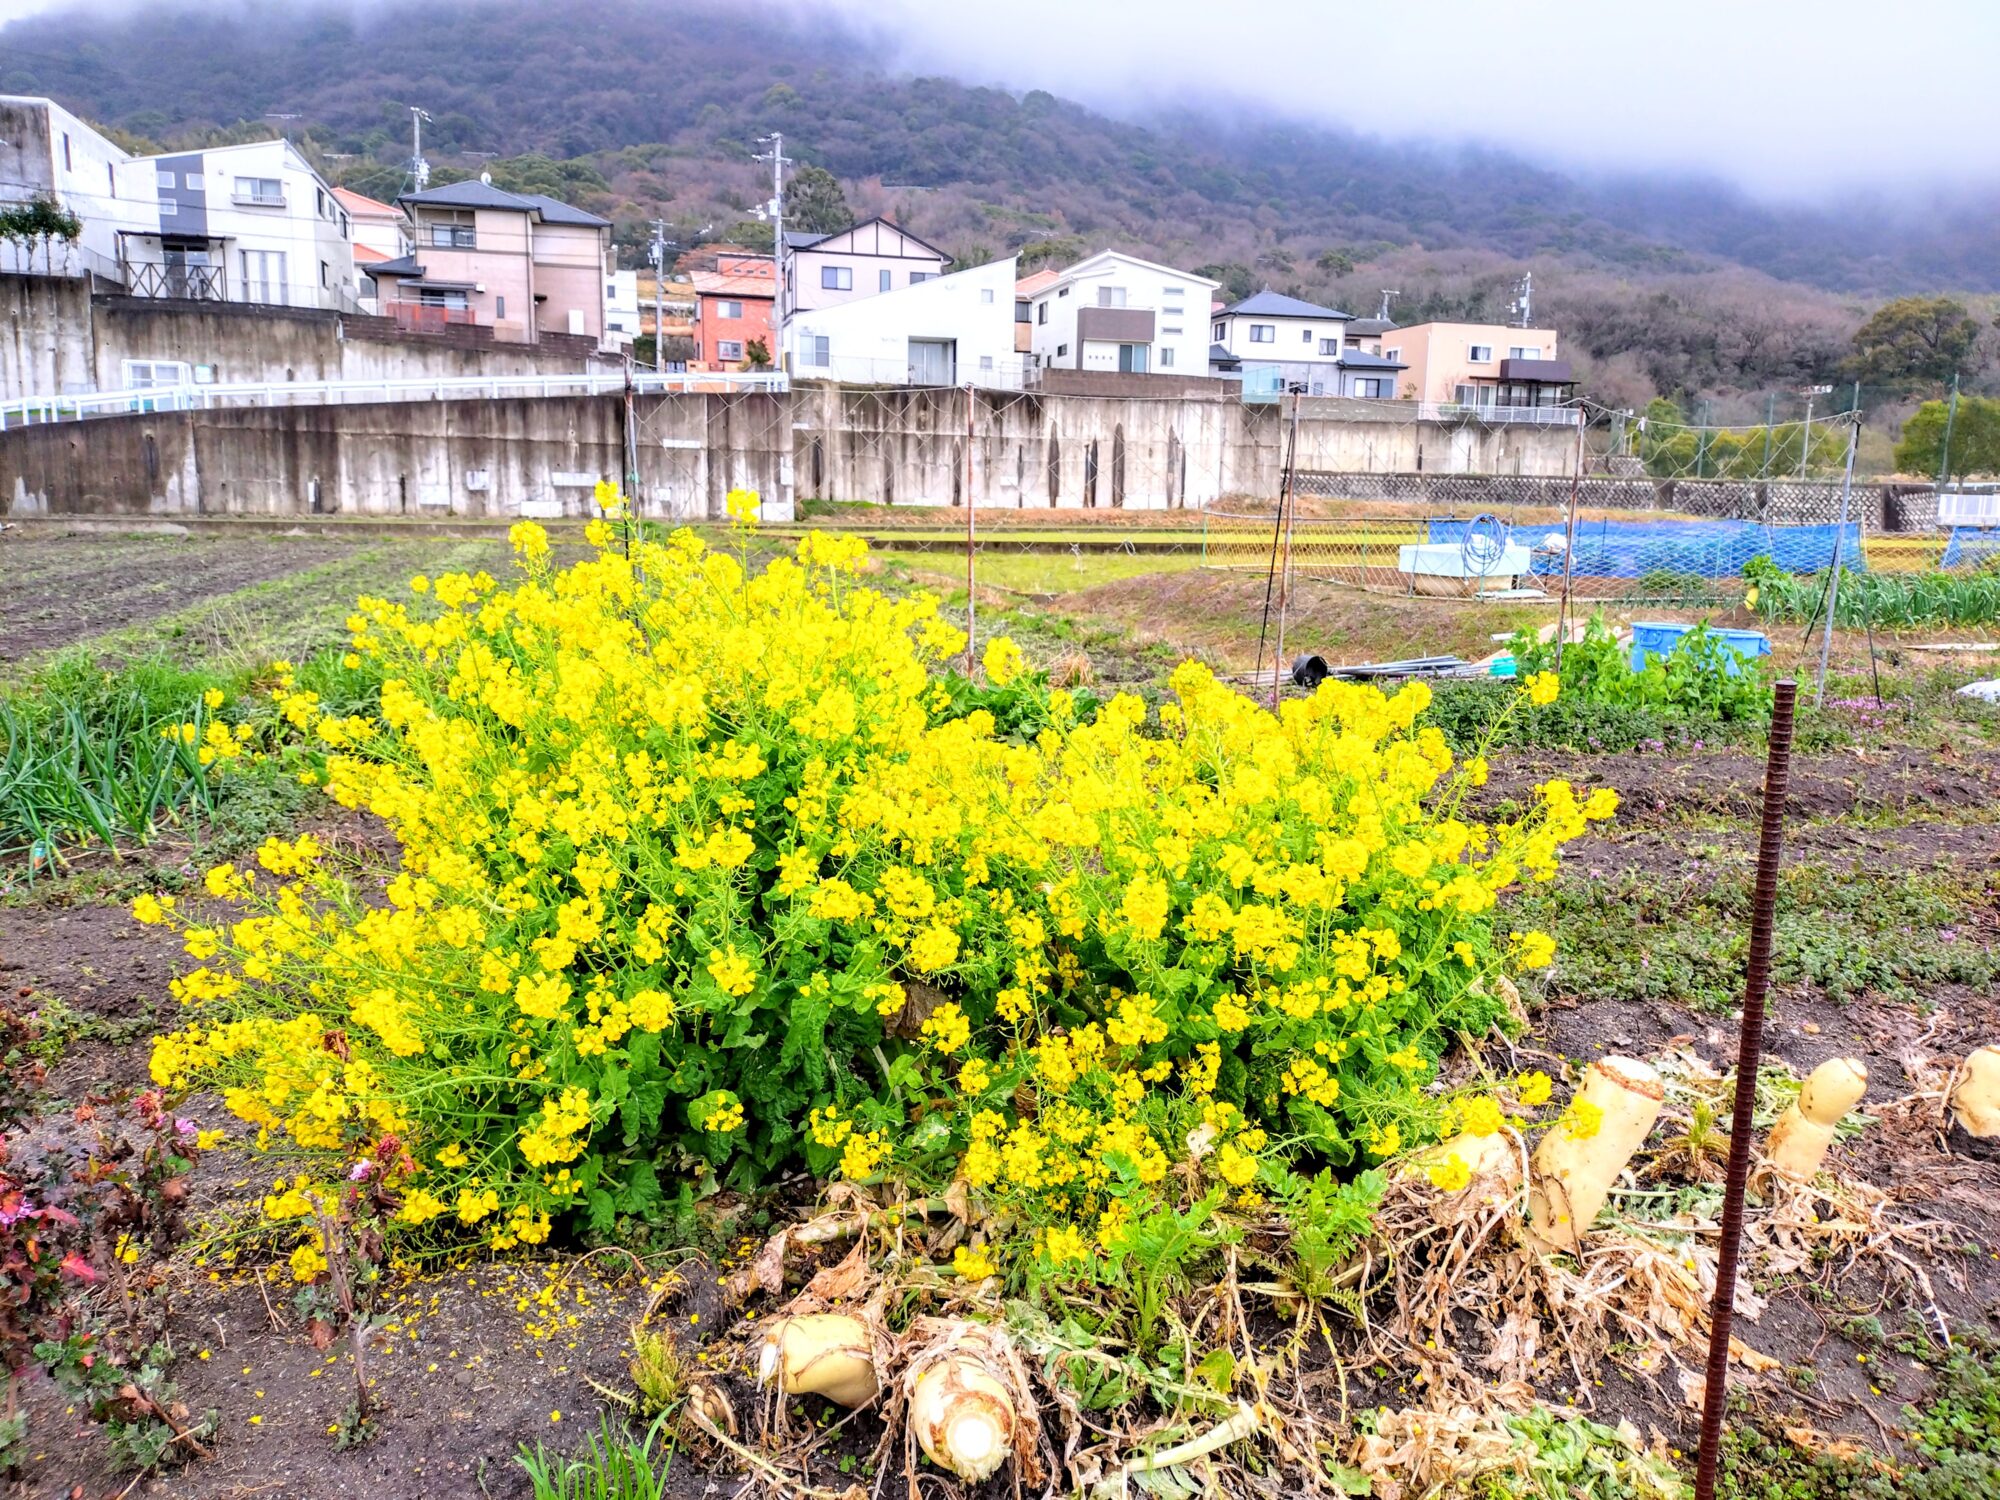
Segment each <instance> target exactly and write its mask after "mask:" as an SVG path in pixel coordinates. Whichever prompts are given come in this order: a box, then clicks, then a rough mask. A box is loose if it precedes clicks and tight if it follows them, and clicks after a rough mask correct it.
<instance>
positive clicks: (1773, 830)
mask: <svg viewBox="0 0 2000 1500" xmlns="http://www.w3.org/2000/svg"><path fill="white" fill-rule="evenodd" d="M1798 693H1799V685H1798V684H1797V683H1796V682H1794V681H1792V680H1791V679H1790V678H1789V677H1788V678H1786V679H1784V680H1783V681H1782V682H1780V683H1778V685H1777V692H1776V695H1775V698H1774V701H1773V703H1772V708H1771V747H1770V750H1769V752H1768V754H1767V755H1766V757H1765V761H1764V823H1763V829H1762V835H1761V837H1760V838H1759V840H1758V844H1757V891H1756V896H1755V897H1754V899H1753V901H1752V904H1751V908H1750V960H1749V963H1748V965H1747V966H1746V968H1745V972H1744V976H1743V1027H1742V1030H1741V1031H1740V1032H1739V1033H1738V1036H1737V1043H1736V1100H1735V1110H1734V1113H1733V1114H1732V1115H1731V1117H1730V1126H1729V1167H1728V1175H1727V1176H1726V1178H1725V1179H1724V1186H1723V1191H1722V1243H1721V1247H1720V1250H1719V1252H1718V1254H1717V1256H1716V1264H1715V1296H1714V1299H1713V1300H1712V1301H1711V1303H1710V1304H1709V1311H1708V1380H1707V1383H1706V1385H1705V1386H1704V1387H1703V1390H1702V1396H1701V1450H1700V1455H1699V1457H1698V1459H1697V1461H1696V1464H1695V1480H1694V1493H1695V1500H1715V1478H1716V1467H1717V1461H1718V1460H1719V1459H1720V1457H1721V1453H1722V1412H1723V1404H1724V1399H1725V1397H1726V1395H1727V1392H1728V1385H1729V1335H1730V1325H1731V1324H1732V1323H1733V1322H1734V1321H1735V1317H1736V1268H1737V1260H1738V1257H1739V1255H1740V1253H1741V1251H1742V1247H1743V1199H1744V1195H1745V1193H1746V1191H1747V1188H1748V1184H1749V1178H1750V1153H1751V1149H1752V1143H1751V1136H1752V1135H1753V1134H1754V1133H1755V1126H1754V1125H1753V1124H1752V1116H1753V1114H1754V1113H1755V1110H1756V1105H1757V1070H1758V1067H1759V1065H1760V1064H1761V1062H1762V1060H1763V1055H1764V997H1765V995H1766V993H1767V992H1768V991H1769V989H1770V985H1771V940H1772V934H1773V932H1774V930H1775V929H1776V926H1777V911H1778V863H1779V856H1780V855H1781V854H1782V853H1783V852H1784V843H1785V796H1786V793H1787V792H1788V791H1789V790H1790V786H1791V778H1792V714H1793V710H1794V706H1795V705H1796V703H1797V701H1798Z"/></svg>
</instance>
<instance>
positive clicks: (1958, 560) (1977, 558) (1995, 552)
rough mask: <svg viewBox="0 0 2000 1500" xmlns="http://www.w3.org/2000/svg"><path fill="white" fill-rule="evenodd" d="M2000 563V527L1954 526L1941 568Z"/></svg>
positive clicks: (1939, 561) (1945, 548) (1939, 563)
mask: <svg viewBox="0 0 2000 1500" xmlns="http://www.w3.org/2000/svg"><path fill="white" fill-rule="evenodd" d="M1989 563H2000V527H1992V526H1954V527H1952V528H1951V540H1950V541H1948V542H1946V543H1945V544H1944V556H1943V557H1942V558H1940V559H1939V560H1938V566H1939V567H1940V568H1983V567H1985V566H1986V565H1987V564H1989Z"/></svg>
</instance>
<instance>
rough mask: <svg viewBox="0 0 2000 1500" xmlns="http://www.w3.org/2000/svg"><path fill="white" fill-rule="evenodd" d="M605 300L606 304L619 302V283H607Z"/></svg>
mask: <svg viewBox="0 0 2000 1500" xmlns="http://www.w3.org/2000/svg"><path fill="white" fill-rule="evenodd" d="M604 300H605V301H606V302H616V301H617V300H618V283H617V282H615V281H613V282H608V283H606V285H605V288H604Z"/></svg>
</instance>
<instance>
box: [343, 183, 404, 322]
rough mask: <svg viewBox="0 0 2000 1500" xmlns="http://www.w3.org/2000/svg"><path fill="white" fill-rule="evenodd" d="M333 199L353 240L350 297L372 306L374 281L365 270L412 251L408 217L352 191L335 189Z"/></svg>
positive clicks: (391, 205) (397, 210)
mask: <svg viewBox="0 0 2000 1500" xmlns="http://www.w3.org/2000/svg"><path fill="white" fill-rule="evenodd" d="M333 196H334V199H335V201H336V202H338V203H339V204H340V206H341V207H342V208H343V209H345V210H346V211H347V222H348V227H349V229H350V231H351V233H352V236H353V245H354V295H355V296H357V297H359V298H360V299H361V300H362V301H363V302H364V303H372V302H373V301H374V300H375V278H374V277H372V276H370V275H369V274H368V268H369V267H370V266H379V265H381V264H382V263H383V262H384V261H389V260H401V259H402V258H403V257H404V256H406V255H408V254H409V253H410V251H411V250H412V249H413V248H414V247H415V244H416V242H415V241H414V240H413V239H412V238H411V237H410V220H409V216H408V215H406V214H405V213H404V212H403V211H402V210H401V209H400V208H398V207H396V205H395V204H393V203H384V202H382V201H381V200H380V199H378V198H371V197H369V196H368V195H367V194H366V193H357V192H355V191H354V189H352V188H344V187H337V188H335V189H334V190H333Z"/></svg>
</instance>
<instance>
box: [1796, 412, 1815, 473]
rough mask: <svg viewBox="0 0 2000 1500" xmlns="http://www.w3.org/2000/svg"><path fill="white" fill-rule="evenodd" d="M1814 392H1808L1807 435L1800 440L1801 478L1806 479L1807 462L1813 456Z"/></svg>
mask: <svg viewBox="0 0 2000 1500" xmlns="http://www.w3.org/2000/svg"><path fill="white" fill-rule="evenodd" d="M1812 404H1813V398H1812V392H1810V391H1808V392H1806V427H1805V435H1804V436H1803V437H1802V438H1800V440H1799V478H1801V479H1803V478H1805V477H1806V460H1807V459H1808V458H1810V457H1811V456H1812Z"/></svg>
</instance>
